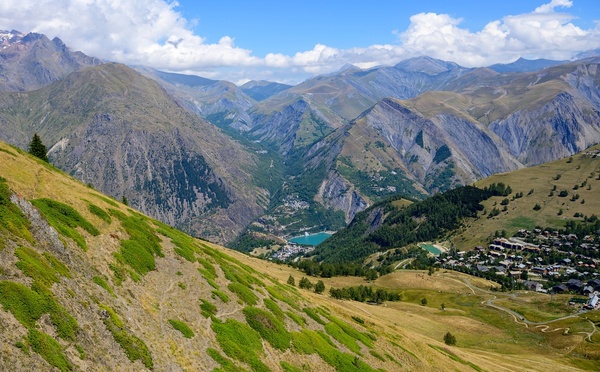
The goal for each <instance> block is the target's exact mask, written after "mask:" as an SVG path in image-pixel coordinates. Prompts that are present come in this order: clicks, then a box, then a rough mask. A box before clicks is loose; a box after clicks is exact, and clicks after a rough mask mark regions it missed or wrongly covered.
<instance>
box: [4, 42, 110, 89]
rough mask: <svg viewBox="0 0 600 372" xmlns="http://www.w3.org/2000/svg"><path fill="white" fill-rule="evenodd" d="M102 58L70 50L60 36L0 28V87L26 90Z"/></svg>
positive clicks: (44, 84) (55, 79) (95, 62)
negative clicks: (50, 36)
mask: <svg viewBox="0 0 600 372" xmlns="http://www.w3.org/2000/svg"><path fill="white" fill-rule="evenodd" d="M101 63H102V62H101V61H100V60H99V59H97V58H93V57H88V56H86V55H85V54H83V53H81V52H72V51H70V50H69V48H67V46H66V45H65V44H64V43H63V42H62V41H61V40H60V39H59V38H54V39H52V40H50V39H48V38H47V37H46V36H45V35H42V34H37V33H28V34H23V33H21V32H19V31H15V30H12V31H0V91H27V90H33V89H38V88H41V87H43V86H46V85H48V84H50V83H52V82H55V81H58V80H60V79H62V78H64V77H65V76H67V75H68V74H69V73H71V72H73V71H77V70H79V69H81V68H83V67H86V66H96V65H99V64H101Z"/></svg>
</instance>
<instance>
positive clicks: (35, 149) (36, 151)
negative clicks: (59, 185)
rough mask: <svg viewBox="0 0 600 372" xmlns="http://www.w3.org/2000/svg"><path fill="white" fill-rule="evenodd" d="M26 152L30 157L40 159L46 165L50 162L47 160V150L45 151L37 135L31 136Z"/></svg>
mask: <svg viewBox="0 0 600 372" xmlns="http://www.w3.org/2000/svg"><path fill="white" fill-rule="evenodd" d="M28 152H29V153H30V154H31V155H33V156H35V157H38V158H40V159H42V160H43V161H45V162H46V163H49V162H50V161H49V160H48V150H47V149H46V146H44V144H43V143H42V140H41V139H40V136H38V134H37V133H35V134H34V135H33V138H32V139H31V142H29V148H28Z"/></svg>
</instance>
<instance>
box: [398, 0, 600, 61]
mask: <svg viewBox="0 0 600 372" xmlns="http://www.w3.org/2000/svg"><path fill="white" fill-rule="evenodd" d="M572 5H573V3H572V1H568V0H552V1H551V2H550V3H547V4H543V5H541V6H539V7H537V8H536V9H534V10H533V11H532V12H531V13H527V14H519V15H509V16H506V17H504V18H503V19H501V20H496V21H493V22H490V23H488V24H487V25H486V26H485V27H484V28H483V29H482V30H481V31H478V32H470V31H468V30H467V29H463V28H460V23H461V20H460V19H455V18H452V17H450V16H449V15H447V14H435V13H420V14H417V15H414V16H412V17H411V18H410V21H411V24H410V26H409V28H408V29H407V30H406V31H404V32H403V33H400V34H399V40H400V42H401V43H402V45H403V46H404V47H405V48H406V49H407V50H409V51H410V52H412V53H422V54H427V55H430V56H432V57H435V58H440V59H446V60H451V61H454V62H457V63H459V64H462V65H464V66H468V67H475V66H486V65H490V64H493V63H505V62H511V61H514V60H515V59H517V58H519V57H525V58H531V59H534V58H550V59H570V58H572V57H573V56H574V55H575V54H576V53H578V52H581V51H585V50H591V49H595V48H599V47H600V29H599V28H598V27H596V28H595V29H589V30H583V29H581V28H579V27H577V26H575V25H574V24H573V23H572V22H571V21H572V20H573V19H574V17H573V16H571V15H569V14H566V13H560V12H556V11H555V10H556V8H558V7H563V8H568V7H571V6H572Z"/></svg>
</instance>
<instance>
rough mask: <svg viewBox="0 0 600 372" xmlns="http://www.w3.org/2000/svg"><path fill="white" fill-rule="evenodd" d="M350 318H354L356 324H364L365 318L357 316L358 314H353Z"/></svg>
mask: <svg viewBox="0 0 600 372" xmlns="http://www.w3.org/2000/svg"><path fill="white" fill-rule="evenodd" d="M352 320H354V321H355V322H356V323H358V324H365V320H364V319H363V318H361V317H358V316H353V317H352Z"/></svg>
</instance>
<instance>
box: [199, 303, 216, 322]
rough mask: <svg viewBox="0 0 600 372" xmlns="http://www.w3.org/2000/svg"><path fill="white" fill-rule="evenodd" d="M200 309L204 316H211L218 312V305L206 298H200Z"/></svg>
mask: <svg viewBox="0 0 600 372" xmlns="http://www.w3.org/2000/svg"><path fill="white" fill-rule="evenodd" d="M200 311H201V313H202V316H203V317H205V318H209V317H210V316H212V315H215V314H216V313H217V307H216V306H215V305H213V304H211V303H210V302H208V301H206V300H204V299H200Z"/></svg>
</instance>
